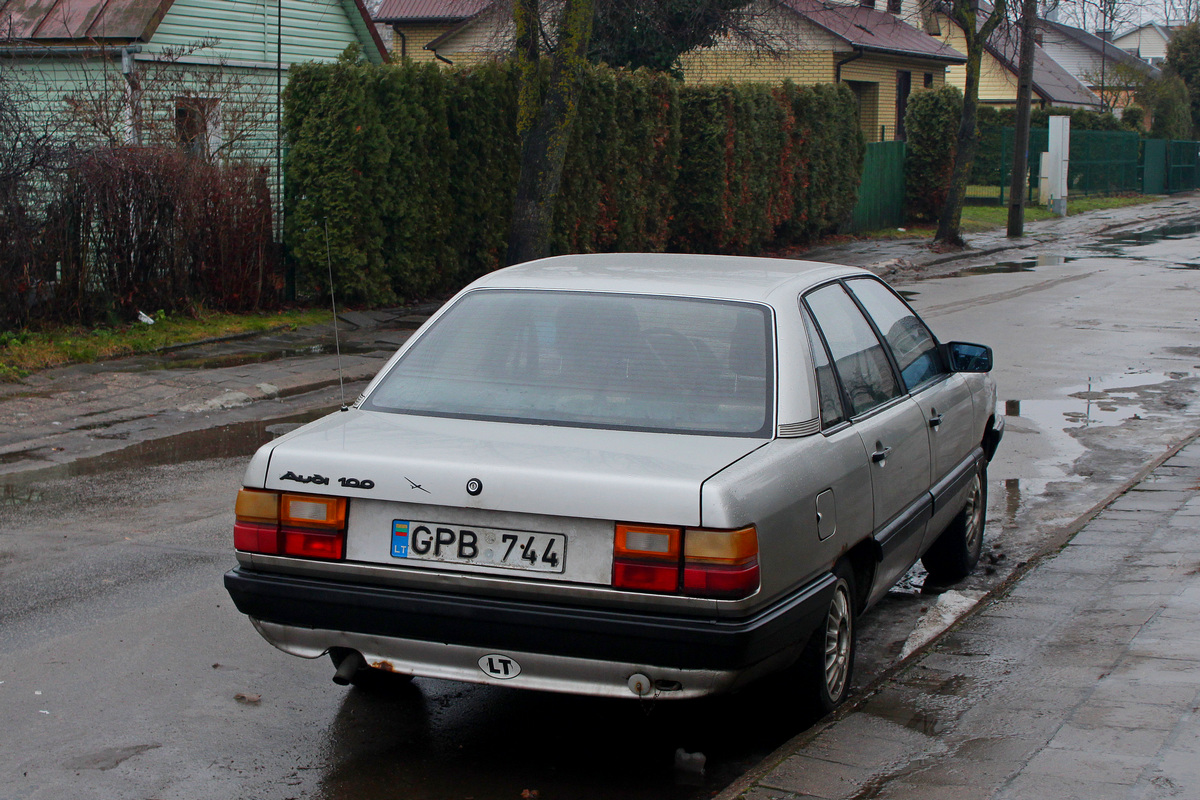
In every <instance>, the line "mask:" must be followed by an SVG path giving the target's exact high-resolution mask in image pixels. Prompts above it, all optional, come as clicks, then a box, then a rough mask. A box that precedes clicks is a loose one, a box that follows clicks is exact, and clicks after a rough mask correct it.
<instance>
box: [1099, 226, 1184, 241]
mask: <svg viewBox="0 0 1200 800" xmlns="http://www.w3.org/2000/svg"><path fill="white" fill-rule="evenodd" d="M1197 233H1200V221H1192V222H1177V223H1174V224H1171V225H1164V226H1162V227H1160V228H1151V229H1150V230H1148V231H1139V232H1137V233H1124V234H1118V235H1116V236H1112V237H1109V238H1108V239H1107V240H1105V241H1107V242H1109V243H1111V244H1134V245H1137V244H1152V243H1154V242H1161V241H1166V240H1171V239H1190V238H1192V237H1193V236H1195V235H1196V234H1197Z"/></svg>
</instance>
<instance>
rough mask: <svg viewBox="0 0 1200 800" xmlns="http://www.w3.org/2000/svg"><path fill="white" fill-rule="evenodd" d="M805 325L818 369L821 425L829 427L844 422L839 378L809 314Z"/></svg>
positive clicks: (806, 315)
mask: <svg viewBox="0 0 1200 800" xmlns="http://www.w3.org/2000/svg"><path fill="white" fill-rule="evenodd" d="M804 327H805V329H807V331H808V344H809V348H810V349H811V350H812V358H813V366H814V367H816V370H817V397H818V399H819V400H820V402H821V427H823V428H829V427H831V426H833V425H836V424H838V423H839V422H843V421H844V420H845V419H846V414H845V413H844V412H843V411H842V396H841V392H839V391H838V385H837V378H835V377H834V376H833V364H831V363H830V362H829V353H828V352H826V350H825V344H824V343H823V342H822V341H821V335H820V334H819V333H817V328H816V326H815V325H813V322H812V319H811V318H809V316H808V314H805V315H804Z"/></svg>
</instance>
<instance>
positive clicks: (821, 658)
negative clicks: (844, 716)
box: [801, 563, 857, 714]
mask: <svg viewBox="0 0 1200 800" xmlns="http://www.w3.org/2000/svg"><path fill="white" fill-rule="evenodd" d="M833 575H834V578H835V579H836V582H835V583H834V587H833V594H832V596H831V597H830V599H829V605H828V606H827V607H826V609H825V616H824V618H823V619H822V620H821V624H820V625H819V626H818V627H817V629H816V630H815V631H813V633H812V636H811V637H810V638H809V640H808V645H807V646H806V647H805V649H804V655H803V656H801V668H802V679H803V680H804V687H805V691H806V692H809V693H811V694H810V697H811V698H812V700H813V703H814V705H815V706H816V710H817V711H819V712H820V713H821V714H827V713H829V712H830V711H833V710H834V709H835V708H837V707H838V706H840V705H841V704H842V703H843V702H844V701H845V700H846V698H847V697H848V696H849V694H850V681H851V678H852V677H853V674H854V653H855V635H856V632H857V631H856V629H857V612H856V609H855V592H854V573H853V571H852V570H851V569H850V567H849V565H848V564H845V563H842V564H839V565H838V566H837V567H836V568H835V569H834V573H833Z"/></svg>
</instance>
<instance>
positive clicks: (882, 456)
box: [871, 445, 892, 464]
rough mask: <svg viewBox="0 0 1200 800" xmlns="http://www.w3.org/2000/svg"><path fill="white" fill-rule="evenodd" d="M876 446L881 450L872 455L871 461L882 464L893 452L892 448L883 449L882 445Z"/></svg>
mask: <svg viewBox="0 0 1200 800" xmlns="http://www.w3.org/2000/svg"><path fill="white" fill-rule="evenodd" d="M875 446H876V447H878V448H879V449H878V450H876V451H875V452H874V453H871V460H872V461H874V462H875V463H876V464H882V463H883V462H884V461H885V460H886V459H887V457H888V453H890V452H892V448H890V447H882V446H880V445H875Z"/></svg>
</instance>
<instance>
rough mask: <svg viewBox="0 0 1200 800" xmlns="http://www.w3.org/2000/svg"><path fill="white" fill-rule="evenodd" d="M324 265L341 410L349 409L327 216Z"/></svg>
mask: <svg viewBox="0 0 1200 800" xmlns="http://www.w3.org/2000/svg"><path fill="white" fill-rule="evenodd" d="M325 267H326V269H328V270H329V304H330V305H331V306H333V349H334V351H335V352H336V353H337V369H338V393H339V394H340V395H341V398H342V411H346V410H347V409H349V406H347V405H346V386H345V382H344V381H343V379H342V343H341V341H340V339H339V338H338V324H337V299H336V298H335V297H334V294H333V259H332V258H331V257H330V255H329V217H326V218H325Z"/></svg>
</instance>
